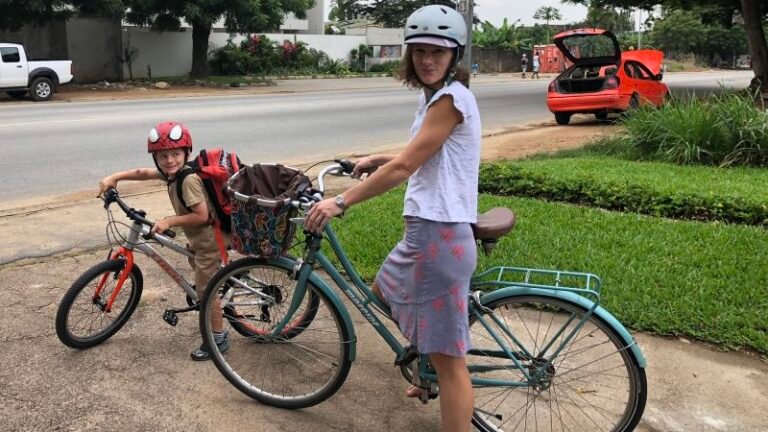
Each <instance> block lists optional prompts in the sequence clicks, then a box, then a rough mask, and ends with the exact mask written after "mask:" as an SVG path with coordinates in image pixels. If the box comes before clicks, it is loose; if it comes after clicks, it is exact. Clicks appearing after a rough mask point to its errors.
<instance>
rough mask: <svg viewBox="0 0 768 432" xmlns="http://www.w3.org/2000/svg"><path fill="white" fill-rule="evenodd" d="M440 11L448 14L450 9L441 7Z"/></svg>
mask: <svg viewBox="0 0 768 432" xmlns="http://www.w3.org/2000/svg"><path fill="white" fill-rule="evenodd" d="M440 11H441V12H443V13H444V14H446V15H448V11H447V10H445V9H443V8H440Z"/></svg>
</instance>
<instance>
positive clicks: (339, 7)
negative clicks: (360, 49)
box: [331, 0, 456, 28]
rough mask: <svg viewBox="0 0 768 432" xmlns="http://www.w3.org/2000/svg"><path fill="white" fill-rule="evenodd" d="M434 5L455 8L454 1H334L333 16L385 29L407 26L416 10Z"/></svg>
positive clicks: (332, 5)
mask: <svg viewBox="0 0 768 432" xmlns="http://www.w3.org/2000/svg"><path fill="white" fill-rule="evenodd" d="M433 4H441V5H444V6H449V7H451V8H453V7H454V6H455V5H456V2H455V1H453V0H333V1H332V2H331V7H332V8H333V9H332V10H331V16H332V17H334V18H336V19H338V20H342V21H343V20H354V19H359V18H367V19H369V20H371V21H373V22H375V23H377V24H381V25H383V26H384V27H389V28H399V27H403V26H405V21H406V20H407V19H408V16H409V15H410V14H412V13H413V11H415V10H416V9H418V8H420V7H424V6H429V5H433Z"/></svg>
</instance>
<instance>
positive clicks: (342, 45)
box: [123, 27, 366, 78]
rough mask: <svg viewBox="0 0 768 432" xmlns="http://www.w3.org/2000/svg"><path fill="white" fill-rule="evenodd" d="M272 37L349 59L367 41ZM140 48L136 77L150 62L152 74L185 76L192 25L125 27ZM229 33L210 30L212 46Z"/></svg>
mask: <svg viewBox="0 0 768 432" xmlns="http://www.w3.org/2000/svg"><path fill="white" fill-rule="evenodd" d="M266 36H267V37H268V38H269V39H271V40H274V41H277V42H282V41H283V40H286V39H288V40H290V41H291V42H293V41H294V37H295V38H296V40H299V41H303V42H306V43H307V44H308V45H309V47H310V48H314V49H317V50H320V51H324V52H325V53H326V54H328V56H329V57H331V58H332V59H340V60H344V61H349V52H350V51H352V50H353V49H355V48H357V47H358V46H359V45H360V44H364V43H365V42H366V39H365V36H348V35H312V34H297V35H292V34H280V33H278V34H270V33H268V34H267V35H266ZM129 37H130V45H131V46H132V47H135V48H138V50H139V53H138V56H137V57H136V60H135V61H134V63H133V77H134V78H146V77H147V65H151V66H152V76H153V77H164V76H183V75H187V74H189V71H190V70H191V69H192V29H188V30H187V31H182V32H164V33H157V32H151V31H148V30H144V29H141V28H138V27H127V28H124V30H123V44H124V46H127V45H128V43H129V41H128V38H129ZM245 37H246V36H245V35H237V36H236V37H235V38H234V39H233V42H234V43H235V44H237V45H239V44H240V42H241V41H242V40H243V39H245ZM227 39H229V34H228V33H211V37H210V40H209V50H210V49H214V48H220V47H222V46H224V45H226V43H227ZM123 76H125V77H126V78H127V77H128V66H127V65H126V66H125V67H124V73H123Z"/></svg>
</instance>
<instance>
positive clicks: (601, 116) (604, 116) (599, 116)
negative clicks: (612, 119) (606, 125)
mask: <svg viewBox="0 0 768 432" xmlns="http://www.w3.org/2000/svg"><path fill="white" fill-rule="evenodd" d="M595 118H596V119H598V120H600V121H606V120H608V113H607V112H599V113H595Z"/></svg>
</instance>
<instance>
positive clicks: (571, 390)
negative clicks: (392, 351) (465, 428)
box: [467, 295, 647, 432]
mask: <svg viewBox="0 0 768 432" xmlns="http://www.w3.org/2000/svg"><path fill="white" fill-rule="evenodd" d="M486 307H487V308H488V309H490V311H491V312H490V313H488V314H485V315H483V317H482V318H483V320H484V322H485V323H487V324H488V327H490V329H491V330H490V331H489V330H488V329H487V328H486V327H485V326H484V325H483V324H482V323H481V322H480V321H479V320H478V319H473V317H471V316H470V333H471V337H472V351H470V353H469V354H468V355H467V364H468V365H469V366H470V370H471V371H474V372H473V373H472V377H473V378H482V379H491V380H505V381H516V382H519V383H520V386H519V387H514V386H490V385H475V390H474V392H475V412H474V415H473V418H472V423H473V425H475V427H477V429H478V430H480V431H482V432H490V431H502V430H503V431H514V430H525V431H528V430H534V431H585V430H589V431H631V430H633V429H634V428H635V426H636V425H637V424H638V422H639V421H640V418H641V417H642V415H643V410H644V409H645V401H646V396H647V383H646V377H645V370H643V369H641V368H640V367H639V366H638V364H637V361H636V359H635V358H634V356H632V354H631V352H630V349H629V348H628V347H626V343H625V342H624V340H623V339H622V338H621V336H620V335H619V334H618V333H617V332H616V330H614V329H613V328H611V327H610V326H609V325H607V324H606V323H605V322H604V321H603V320H602V319H600V318H599V317H597V316H596V315H591V316H589V318H588V319H587V320H586V322H585V323H584V325H583V327H581V328H580V329H578V330H577V332H576V333H575V334H574V336H573V337H572V338H571V339H570V340H569V341H567V342H566V338H567V337H568V335H570V334H571V332H572V331H573V330H574V329H576V328H577V327H578V323H579V321H580V320H581V319H582V318H583V317H584V315H585V313H586V310H585V309H584V308H583V307H582V306H580V305H577V304H574V303H570V302H567V301H562V300H557V299H553V298H549V297H541V296H514V295H513V296H509V297H505V298H502V299H499V300H497V301H495V302H493V303H491V304H488V305H486ZM492 316H493V317H494V318H495V319H492ZM505 329H507V330H506V331H505ZM510 333H511V334H512V335H514V338H515V339H516V341H515V339H513V338H512V337H511V336H510ZM492 334H493V335H495V336H496V337H498V338H499V339H500V340H501V341H502V344H503V346H505V347H506V348H507V349H508V350H509V351H510V352H512V353H513V354H512V355H513V356H514V357H515V358H517V359H518V360H519V362H520V363H521V365H522V370H525V371H527V372H528V373H529V374H531V375H532V374H533V373H534V372H535V371H537V370H539V371H543V374H542V375H541V377H540V378H539V379H531V380H529V379H527V378H526V377H525V376H524V375H523V373H522V370H521V369H520V368H518V367H517V366H516V365H515V363H514V361H513V360H512V359H511V358H510V356H508V355H506V354H504V352H503V350H502V349H501V348H500V344H499V343H498V342H497V341H496V340H494V337H493V336H492ZM561 345H564V346H563V347H562V350H561V351H560V352H559V354H558V355H557V356H555V358H554V359H553V361H552V363H551V364H550V365H549V366H546V367H545V368H543V369H542V366H544V365H546V364H547V359H548V358H550V357H551V356H553V355H554V353H555V352H556V351H557V350H558V348H559V347H560V346H561Z"/></svg>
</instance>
